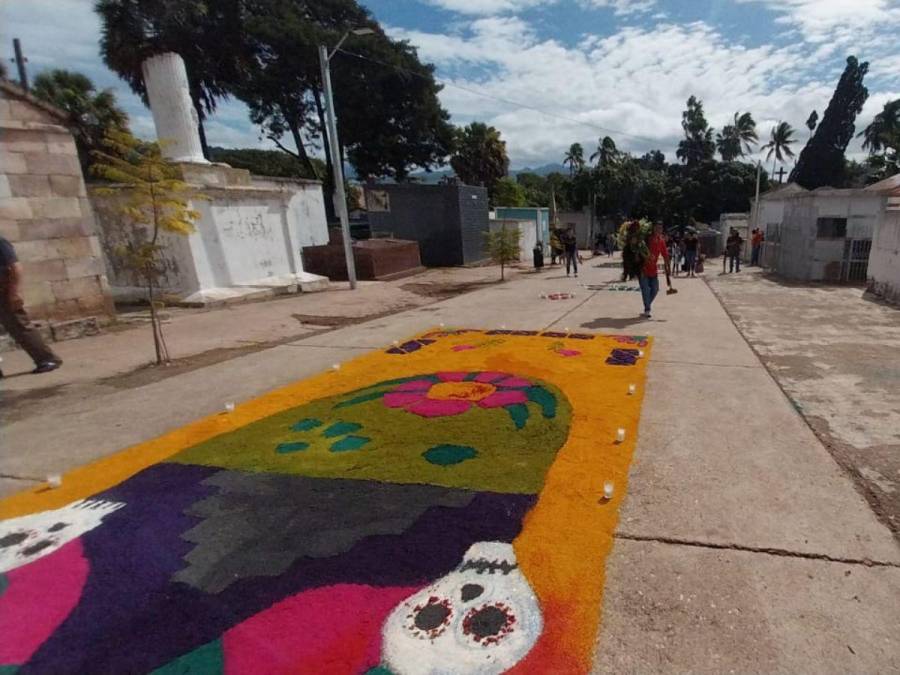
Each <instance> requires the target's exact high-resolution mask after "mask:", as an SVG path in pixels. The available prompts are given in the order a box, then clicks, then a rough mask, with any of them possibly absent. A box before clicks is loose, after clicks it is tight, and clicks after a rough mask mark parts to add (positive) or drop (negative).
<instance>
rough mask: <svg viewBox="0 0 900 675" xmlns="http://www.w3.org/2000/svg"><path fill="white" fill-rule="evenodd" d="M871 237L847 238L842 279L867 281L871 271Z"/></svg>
mask: <svg viewBox="0 0 900 675" xmlns="http://www.w3.org/2000/svg"><path fill="white" fill-rule="evenodd" d="M871 250H872V240H871V239H847V240H846V241H845V242H844V264H843V266H842V267H841V280H842V281H849V282H853V281H856V282H860V281H865V280H866V277H867V276H868V273H869V251H871Z"/></svg>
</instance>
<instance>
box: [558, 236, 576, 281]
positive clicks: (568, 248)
mask: <svg viewBox="0 0 900 675" xmlns="http://www.w3.org/2000/svg"><path fill="white" fill-rule="evenodd" d="M561 240H562V245H563V250H564V252H565V255H566V276H569V272H570V270H571V268H573V267H574V268H575V276H576V277H577V276H578V240H577V239H576V237H575V226H574V225H571V224H570V225H569V227H568V228H567V229H566V231H565V232H563V233H562V237H561Z"/></svg>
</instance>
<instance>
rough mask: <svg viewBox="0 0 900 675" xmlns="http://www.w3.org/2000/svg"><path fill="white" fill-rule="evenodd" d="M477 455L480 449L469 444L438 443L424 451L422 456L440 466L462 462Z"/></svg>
mask: <svg viewBox="0 0 900 675" xmlns="http://www.w3.org/2000/svg"><path fill="white" fill-rule="evenodd" d="M477 456H478V451H477V450H476V449H475V448H470V447H469V446H467V445H447V444H444V445H436V446H434V447H433V448H430V449H428V450H426V451H425V452H423V453H422V457H424V458H425V459H426V460H427V461H428V462H429V463H431V464H436V465H438V466H452V465H454V464H460V463H462V462H465V461H466V460H469V459H474V458H475V457H477Z"/></svg>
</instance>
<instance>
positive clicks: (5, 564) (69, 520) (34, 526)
mask: <svg viewBox="0 0 900 675" xmlns="http://www.w3.org/2000/svg"><path fill="white" fill-rule="evenodd" d="M123 506H125V504H123V503H122V502H108V501H104V500H99V499H81V500H79V501H77V502H72V503H71V504H68V505H66V506H64V507H62V508H61V509H55V510H53V511H42V512H41V513H32V514H29V515H27V516H21V517H19V518H10V519H9V520H4V521H0V574H2V573H3V572H8V571H10V570H12V569H15V568H16V567H21V566H22V565H26V564H28V563H30V562H34V561H35V560H37V559H38V558H43V557H44V556H45V555H48V554H50V553H53V551H55V550H56V549H58V548H60V547H61V546H64V545H65V544H68V543H69V542H70V541H72V540H73V539H77V538H78V537H80V536H81V535H82V534H84V533H85V532H89V531H91V530H93V529H94V528H95V527H97V526H98V525H99V524H100V523H101V522H103V519H104V518H105V517H106V516H108V515H109V514H110V513H112V512H113V511H117V510H118V509H120V508H122V507H123Z"/></svg>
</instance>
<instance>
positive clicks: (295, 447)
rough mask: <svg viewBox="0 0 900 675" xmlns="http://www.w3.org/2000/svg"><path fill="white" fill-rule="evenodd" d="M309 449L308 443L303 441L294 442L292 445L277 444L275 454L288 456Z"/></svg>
mask: <svg viewBox="0 0 900 675" xmlns="http://www.w3.org/2000/svg"><path fill="white" fill-rule="evenodd" d="M308 447H309V443H304V442H303V441H294V442H293V443H279V444H278V447H276V448H275V452H277V453H278V454H279V455H289V454H291V453H292V452H302V451H303V450H306V449H307V448H308Z"/></svg>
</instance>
